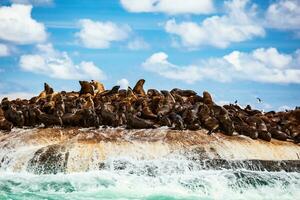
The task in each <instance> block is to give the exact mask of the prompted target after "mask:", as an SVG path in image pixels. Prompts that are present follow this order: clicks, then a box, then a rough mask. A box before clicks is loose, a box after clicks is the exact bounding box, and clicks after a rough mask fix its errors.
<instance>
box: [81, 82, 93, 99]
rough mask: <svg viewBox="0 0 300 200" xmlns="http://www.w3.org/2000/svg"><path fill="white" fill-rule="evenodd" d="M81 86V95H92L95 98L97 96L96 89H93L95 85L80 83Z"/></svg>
mask: <svg viewBox="0 0 300 200" xmlns="http://www.w3.org/2000/svg"><path fill="white" fill-rule="evenodd" d="M79 84H80V86H81V89H80V92H79V94H80V95H83V94H91V95H93V96H94V94H95V92H94V88H93V85H92V84H91V83H90V82H88V81H79Z"/></svg>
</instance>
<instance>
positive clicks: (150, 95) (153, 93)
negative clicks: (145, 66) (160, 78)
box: [147, 89, 161, 98]
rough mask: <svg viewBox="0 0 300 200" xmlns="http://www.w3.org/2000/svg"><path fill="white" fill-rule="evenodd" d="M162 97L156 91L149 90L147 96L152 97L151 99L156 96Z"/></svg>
mask: <svg viewBox="0 0 300 200" xmlns="http://www.w3.org/2000/svg"><path fill="white" fill-rule="evenodd" d="M160 95H161V93H160V92H159V91H158V90H156V89H149V90H148V91H147V96H148V97H150V98H151V97H154V96H160Z"/></svg>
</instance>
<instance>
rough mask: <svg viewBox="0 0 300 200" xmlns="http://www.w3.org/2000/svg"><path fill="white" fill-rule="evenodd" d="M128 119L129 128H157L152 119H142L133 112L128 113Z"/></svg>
mask: <svg viewBox="0 0 300 200" xmlns="http://www.w3.org/2000/svg"><path fill="white" fill-rule="evenodd" d="M125 115H126V119H127V128H129V129H152V128H155V126H154V124H153V123H151V122H150V121H147V120H144V119H141V118H139V117H137V116H134V115H133V114H131V113H126V114H125Z"/></svg>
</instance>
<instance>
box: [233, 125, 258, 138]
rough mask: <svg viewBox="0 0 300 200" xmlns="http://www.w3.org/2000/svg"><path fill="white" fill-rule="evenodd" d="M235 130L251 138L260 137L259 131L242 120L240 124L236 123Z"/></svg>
mask: <svg viewBox="0 0 300 200" xmlns="http://www.w3.org/2000/svg"><path fill="white" fill-rule="evenodd" d="M235 130H236V131H237V132H238V133H239V134H241V135H245V136H248V137H250V138H251V139H257V138H258V132H257V131H256V129H253V127H250V126H249V125H248V124H247V123H245V122H242V123H239V124H235Z"/></svg>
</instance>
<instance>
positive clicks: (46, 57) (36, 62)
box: [20, 44, 105, 80]
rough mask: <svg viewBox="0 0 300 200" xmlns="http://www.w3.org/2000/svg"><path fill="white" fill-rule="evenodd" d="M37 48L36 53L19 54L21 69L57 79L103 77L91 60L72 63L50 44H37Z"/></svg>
mask: <svg viewBox="0 0 300 200" xmlns="http://www.w3.org/2000/svg"><path fill="white" fill-rule="evenodd" d="M37 48H38V53H36V54H29V55H23V56H21V59H20V66H21V69H23V70H25V71H30V72H34V73H37V74H44V75H47V76H50V77H52V78H57V79H70V80H77V79H100V80H101V79H104V78H105V75H104V73H103V72H102V70H101V69H100V68H98V67H97V66H96V65H95V64H94V63H93V62H86V61H82V62H81V63H79V64H74V63H73V61H72V59H71V58H70V57H69V55H68V54H67V53H66V52H60V51H57V50H55V49H54V48H53V46H52V44H44V45H37Z"/></svg>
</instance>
